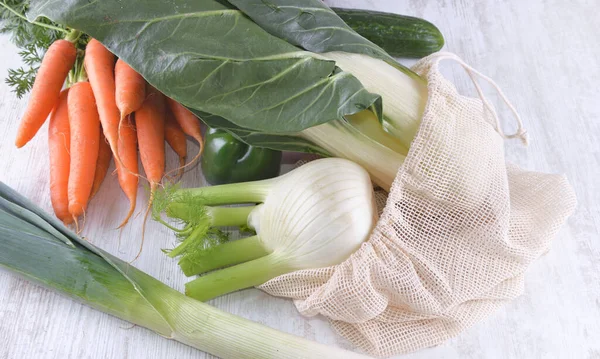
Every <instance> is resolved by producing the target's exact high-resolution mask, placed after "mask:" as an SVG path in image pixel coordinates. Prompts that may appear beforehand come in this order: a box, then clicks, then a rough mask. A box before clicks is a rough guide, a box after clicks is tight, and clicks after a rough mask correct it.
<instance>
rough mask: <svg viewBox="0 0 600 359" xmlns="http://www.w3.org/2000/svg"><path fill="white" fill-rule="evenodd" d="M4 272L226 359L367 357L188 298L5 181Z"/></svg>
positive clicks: (1, 188) (0, 230) (0, 195)
mask: <svg viewBox="0 0 600 359" xmlns="http://www.w3.org/2000/svg"><path fill="white" fill-rule="evenodd" d="M0 267H4V268H7V269H9V270H12V271H14V272H15V273H17V274H19V275H21V276H23V277H25V278H27V279H29V280H32V281H35V282H38V283H40V284H42V285H44V286H46V287H49V288H52V289H55V290H57V291H59V292H61V293H63V294H66V295H68V296H70V297H71V298H74V299H76V300H79V301H82V302H83V303H85V304H87V305H89V306H91V307H93V308H96V309H98V310H101V311H103V312H106V313H109V314H112V315H114V316H117V317H119V318H121V319H124V320H127V321H130V322H132V323H135V324H137V325H140V326H143V327H146V328H148V329H151V330H153V331H155V332H157V333H158V334H160V335H161V336H163V337H165V338H168V339H174V340H177V341H179V342H182V343H184V344H187V345H189V346H192V347H194V348H197V349H200V350H203V351H206V352H208V353H211V354H213V355H216V356H218V357H221V358H231V359H240V358H242V359H243V358H246V359H261V358H273V359H278V358H314V359H322V358H339V359H346V358H348V359H360V358H367V357H366V356H363V355H360V354H356V353H352V352H349V351H345V350H342V349H338V348H334V347H328V346H325V345H322V344H318V343H315V342H311V341H308V340H305V339H302V338H298V337H295V336H293V335H290V334H286V333H282V332H279V331H277V330H274V329H271V328H267V327H265V326H262V325H260V324H258V323H254V322H251V321H249V320H246V319H243V318H240V317H237V316H235V315H232V314H228V313H225V312H223V311H221V310H218V309H216V308H214V307H211V306H210V305H207V304H204V303H201V302H199V301H196V300H194V299H192V298H189V297H186V296H184V295H183V294H181V293H179V292H177V291H175V290H174V289H172V288H170V287H168V286H167V285H165V284H163V283H161V282H160V281H158V280H156V279H154V278H152V277H151V276H149V275H147V274H146V273H144V272H142V271H140V270H138V269H136V268H135V267H132V266H131V265H130V264H129V263H126V262H124V261H121V260H120V259H118V258H116V257H113V256H111V255H110V254H108V253H106V252H104V251H103V250H101V249H99V248H96V247H94V246H93V245H92V244H90V243H89V242H87V241H85V240H82V239H80V238H79V237H77V236H76V235H75V234H74V233H73V232H71V231H70V230H69V229H67V228H66V227H65V226H64V225H63V224H62V223H61V222H60V221H58V220H57V219H56V218H54V217H53V216H51V215H49V214H47V213H45V212H43V211H42V210H41V209H40V208H38V207H37V206H35V205H34V204H32V203H31V202H29V201H28V200H27V199H26V198H24V197H22V196H21V195H19V194H18V193H16V192H15V191H13V190H12V189H10V188H9V187H7V186H6V185H4V184H3V183H1V182H0ZM96 339H98V340H106V339H108V340H110V339H109V338H106V339H103V338H96Z"/></svg>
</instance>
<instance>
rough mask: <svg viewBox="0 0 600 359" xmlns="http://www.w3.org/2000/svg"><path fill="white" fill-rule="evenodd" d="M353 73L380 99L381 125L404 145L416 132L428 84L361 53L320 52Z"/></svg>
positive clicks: (425, 101)
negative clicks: (381, 102) (382, 120)
mask: <svg viewBox="0 0 600 359" xmlns="http://www.w3.org/2000/svg"><path fill="white" fill-rule="evenodd" d="M316 56H320V57H322V58H325V59H330V60H333V61H335V62H336V65H337V66H339V67H340V68H341V69H342V70H344V71H347V72H350V73H351V74H352V75H354V76H355V77H356V78H357V79H358V80H359V81H360V82H361V83H362V84H363V86H364V87H365V88H366V89H367V90H369V91H370V92H373V93H376V94H379V95H380V96H381V98H382V99H383V116H384V126H383V127H384V128H385V129H386V131H388V132H389V133H391V134H392V135H394V136H395V137H397V138H398V139H399V140H400V142H401V143H402V145H403V146H404V147H406V148H409V147H410V144H411V142H412V140H413V138H414V137H415V134H416V133H417V130H418V128H419V124H420V123H421V118H422V116H423V111H424V109H425V105H426V103H427V84H426V83H425V81H424V80H423V79H420V78H419V77H416V76H409V75H407V74H406V73H405V72H403V71H400V70H398V69H397V68H395V67H394V66H392V65H390V64H388V63H386V62H385V61H382V60H379V59H375V58H372V57H369V56H367V55H362V54H352V53H346V52H328V53H324V54H320V55H316Z"/></svg>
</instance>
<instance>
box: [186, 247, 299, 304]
mask: <svg viewBox="0 0 600 359" xmlns="http://www.w3.org/2000/svg"><path fill="white" fill-rule="evenodd" d="M289 271H290V268H288V267H287V266H286V265H284V264H283V263H282V262H280V261H278V260H277V259H276V256H274V255H273V254H270V255H268V256H265V257H261V258H258V259H255V260H253V261H250V262H246V263H242V264H238V265H236V266H233V267H229V268H225V269H222V270H218V271H214V272H212V273H209V274H207V275H204V276H202V277H200V278H197V279H195V280H193V281H191V282H188V283H186V284H185V294H186V295H187V296H189V297H192V298H194V299H197V300H200V301H203V302H205V301H207V300H210V299H213V298H216V297H219V296H221V295H223V294H227V293H231V292H235V291H238V290H241V289H245V288H250V287H255V286H258V285H261V284H263V283H265V282H267V281H269V280H270V279H273V278H275V277H277V276H280V275H282V274H285V273H288V272H289Z"/></svg>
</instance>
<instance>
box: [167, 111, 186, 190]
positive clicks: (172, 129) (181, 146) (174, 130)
mask: <svg viewBox="0 0 600 359" xmlns="http://www.w3.org/2000/svg"><path fill="white" fill-rule="evenodd" d="M165 139H166V140H167V143H168V144H169V146H171V148H172V149H173V151H175V153H177V155H178V156H179V168H178V171H177V177H178V178H179V177H181V175H182V174H183V168H184V167H185V157H186V156H187V139H186V137H185V133H183V130H182V129H181V126H179V124H178V123H177V121H176V120H175V118H174V117H173V113H171V111H167V116H166V122H165Z"/></svg>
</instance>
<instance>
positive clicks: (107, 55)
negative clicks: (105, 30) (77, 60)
mask: <svg viewBox="0 0 600 359" xmlns="http://www.w3.org/2000/svg"><path fill="white" fill-rule="evenodd" d="M84 66H85V70H86V71H87V75H88V77H89V79H90V84H91V86H92V89H93V91H94V97H95V98H96V103H97V104H98V114H99V115H100V122H101V123H102V130H103V131H104V136H105V137H106V139H107V140H108V144H109V145H110V149H111V150H112V153H113V155H114V157H115V162H119V155H118V152H117V140H118V127H119V109H118V108H117V103H116V102H115V91H116V90H115V56H114V55H113V54H112V53H111V52H110V51H108V50H107V49H106V47H104V45H102V44H101V43H100V42H98V40H96V39H91V40H90V42H89V43H88V44H87V47H86V48H85V59H84Z"/></svg>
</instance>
